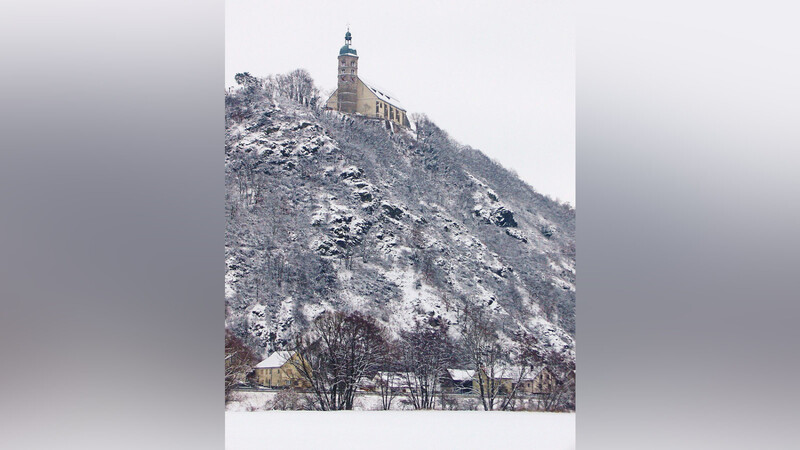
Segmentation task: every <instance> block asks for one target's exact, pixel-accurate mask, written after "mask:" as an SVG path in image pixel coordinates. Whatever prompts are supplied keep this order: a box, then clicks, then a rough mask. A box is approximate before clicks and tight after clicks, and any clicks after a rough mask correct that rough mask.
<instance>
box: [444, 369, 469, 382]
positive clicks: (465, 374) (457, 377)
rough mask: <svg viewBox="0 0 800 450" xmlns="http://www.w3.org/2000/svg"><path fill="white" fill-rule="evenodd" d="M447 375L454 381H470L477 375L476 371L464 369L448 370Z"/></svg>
mask: <svg viewBox="0 0 800 450" xmlns="http://www.w3.org/2000/svg"><path fill="white" fill-rule="evenodd" d="M447 373H448V374H449V375H450V378H452V379H453V381H470V380H472V377H473V376H474V375H475V371H474V370H464V369H447Z"/></svg>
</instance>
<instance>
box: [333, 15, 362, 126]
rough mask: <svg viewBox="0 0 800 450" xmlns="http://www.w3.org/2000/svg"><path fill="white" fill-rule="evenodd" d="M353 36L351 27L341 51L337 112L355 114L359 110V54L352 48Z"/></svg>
mask: <svg viewBox="0 0 800 450" xmlns="http://www.w3.org/2000/svg"><path fill="white" fill-rule="evenodd" d="M352 37H353V35H352V34H350V27H348V28H347V34H345V35H344V46H343V47H342V48H341V49H339V67H338V89H337V92H338V97H337V108H336V109H337V110H339V111H341V112H344V113H350V114H353V113H355V112H356V109H357V102H358V93H357V92H356V87H357V85H358V53H356V49H354V48H352V47H350V41H351V39H352Z"/></svg>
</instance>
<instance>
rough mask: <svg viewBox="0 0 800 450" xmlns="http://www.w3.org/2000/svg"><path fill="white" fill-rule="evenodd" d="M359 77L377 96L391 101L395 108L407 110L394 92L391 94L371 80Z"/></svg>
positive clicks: (387, 101)
mask: <svg viewBox="0 0 800 450" xmlns="http://www.w3.org/2000/svg"><path fill="white" fill-rule="evenodd" d="M358 78H359V79H360V80H361V82H362V83H364V86H366V87H367V88H368V89H369V90H370V91H372V93H373V94H375V96H377V97H378V98H379V99H381V100H383V101H385V102H386V103H389V104H390V105H392V106H394V107H395V108H400V109H402V110H403V111H405V110H406V108H404V107H403V105H401V104H400V101H399V100H398V99H397V98H396V97H395V96H394V94H391V93H390V92H388V91H387V90H386V89H383V88H380V87H378V86H376V85H375V84H374V83H372V82H369V81H367V80H365V79H363V78H361V77H358Z"/></svg>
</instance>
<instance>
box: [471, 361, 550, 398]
mask: <svg viewBox="0 0 800 450" xmlns="http://www.w3.org/2000/svg"><path fill="white" fill-rule="evenodd" d="M522 370H523V368H521V367H498V368H495V370H494V376H493V379H494V386H495V387H496V388H497V389H498V391H499V392H500V393H508V392H511V391H512V390H513V389H514V388H516V390H517V393H520V394H541V393H546V392H551V391H552V390H553V388H555V385H556V378H555V376H553V374H552V373H551V372H550V371H549V370H548V369H547V367H544V366H534V367H527V368H525V369H524V370H525V371H524V372H521V371H522ZM520 375H521V376H520ZM478 377H480V378H482V379H483V385H484V389H487V386H488V385H489V379H490V376H489V374H488V373H487V371H485V370H480V371H478V372H476V373H475V375H474V377H473V379H472V389H473V390H474V391H475V392H480V390H481V388H480V380H479V378H478Z"/></svg>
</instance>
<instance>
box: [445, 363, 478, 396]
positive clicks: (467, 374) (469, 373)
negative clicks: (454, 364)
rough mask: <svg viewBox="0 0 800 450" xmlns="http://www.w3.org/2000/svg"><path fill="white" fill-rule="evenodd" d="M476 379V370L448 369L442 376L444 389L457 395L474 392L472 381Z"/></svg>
mask: <svg viewBox="0 0 800 450" xmlns="http://www.w3.org/2000/svg"><path fill="white" fill-rule="evenodd" d="M474 377H475V371H474V370H464V369H447V370H445V372H444V373H443V374H442V379H441V384H442V389H445V390H447V391H450V392H453V393H456V394H469V393H471V392H472V380H473V378H474Z"/></svg>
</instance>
